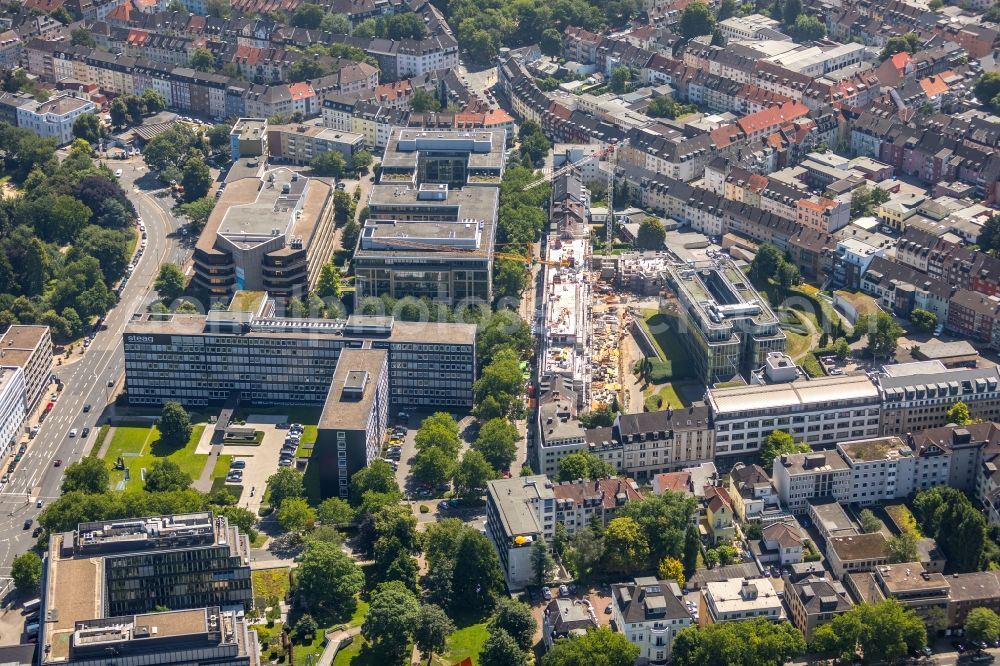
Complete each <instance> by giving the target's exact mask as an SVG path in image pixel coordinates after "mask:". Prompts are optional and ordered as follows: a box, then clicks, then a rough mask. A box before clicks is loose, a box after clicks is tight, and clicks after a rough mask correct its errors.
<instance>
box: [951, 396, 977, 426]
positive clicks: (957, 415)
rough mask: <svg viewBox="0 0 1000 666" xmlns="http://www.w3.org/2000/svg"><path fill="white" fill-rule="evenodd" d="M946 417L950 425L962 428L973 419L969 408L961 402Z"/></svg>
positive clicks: (952, 407)
mask: <svg viewBox="0 0 1000 666" xmlns="http://www.w3.org/2000/svg"><path fill="white" fill-rule="evenodd" d="M945 417H946V418H947V419H948V423H954V424H955V425H960V426H962V425H965V424H967V423H968V422H969V421H971V420H972V417H971V416H970V415H969V406H968V405H966V404H965V403H964V402H963V401H961V400H959V401H958V402H956V403H955V404H954V405H952V406H951V407H950V408H949V409H948V411H947V413H946V414H945Z"/></svg>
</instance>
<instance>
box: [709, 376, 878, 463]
mask: <svg viewBox="0 0 1000 666" xmlns="http://www.w3.org/2000/svg"><path fill="white" fill-rule="evenodd" d="M705 400H706V402H707V403H708V405H709V407H710V408H711V411H712V415H713V418H714V420H715V453H716V457H717V458H725V457H727V456H739V455H744V456H746V454H748V453H750V454H753V453H756V452H757V451H759V450H760V447H761V445H762V444H763V442H764V441H765V440H766V439H767V437H768V435H769V434H770V433H771V431H773V430H782V431H784V432H787V433H788V434H790V435H791V436H792V437H793V438H795V440H796V441H800V442H805V443H806V444H809V445H810V446H813V447H819V446H824V445H825V446H832V445H833V444H834V443H835V442H842V441H846V440H850V439H861V438H864V437H876V436H878V434H879V413H880V411H881V407H882V403H881V400H880V396H879V391H878V389H877V388H876V386H875V385H874V384H873V383H872V382H871V380H869V379H868V377H866V376H865V375H840V376H832V377H817V378H813V379H800V380H795V381H791V382H785V383H779V384H756V385H752V386H738V387H733V388H710V389H708V391H707V392H706V394H705ZM752 457H753V456H749V458H752Z"/></svg>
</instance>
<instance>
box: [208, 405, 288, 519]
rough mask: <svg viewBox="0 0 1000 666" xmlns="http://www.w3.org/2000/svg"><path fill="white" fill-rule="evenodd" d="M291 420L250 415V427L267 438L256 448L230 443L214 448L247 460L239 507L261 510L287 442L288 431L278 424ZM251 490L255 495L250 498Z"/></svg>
mask: <svg viewBox="0 0 1000 666" xmlns="http://www.w3.org/2000/svg"><path fill="white" fill-rule="evenodd" d="M287 421H288V417H287V416H284V415H273V414H268V415H262V414H251V415H249V416H248V417H247V425H248V426H253V427H254V428H255V429H257V430H260V431H263V433H264V439H263V440H262V441H261V443H260V444H259V445H257V446H240V445H236V444H227V445H224V446H220V445H218V444H217V445H215V447H214V448H217V449H218V448H221V449H222V451H221V455H224V456H233V458H234V459H240V460H245V461H246V463H247V466H246V467H245V468H244V469H243V483H242V484H241V485H242V486H243V495H242V497H240V498H239V501H238V504H239V505H240V506H242V507H244V508H246V509H249V510H250V511H253V512H254V513H257V510H258V509H260V505H261V500H262V499H263V497H264V488H265V487H266V486H267V479H268V478H269V477H270V476H271V475H272V474H274V473H275V472H276V471H277V470H278V469H279V468H278V459H279V458H280V457H281V455H280V454H281V446H282V444H284V443H285V435H286V434H287V433H288V430H287V429H278V428H277V427H275V424H277V423H284V422H287ZM251 491H252V492H253V496H252V497H251Z"/></svg>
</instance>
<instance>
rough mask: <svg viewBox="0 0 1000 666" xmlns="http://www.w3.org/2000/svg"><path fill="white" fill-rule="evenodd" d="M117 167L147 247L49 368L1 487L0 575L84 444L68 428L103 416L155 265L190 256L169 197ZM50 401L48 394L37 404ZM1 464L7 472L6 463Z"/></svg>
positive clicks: (24, 546) (134, 169) (137, 168)
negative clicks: (65, 355)
mask: <svg viewBox="0 0 1000 666" xmlns="http://www.w3.org/2000/svg"><path fill="white" fill-rule="evenodd" d="M119 166H120V167H121V169H122V171H123V173H122V176H121V179H120V180H121V183H122V187H123V188H124V189H125V191H126V192H127V193H128V197H129V199H130V200H131V201H132V203H133V204H134V205H135V207H136V209H137V210H138V211H139V215H140V216H141V217H142V219H143V222H144V224H145V226H146V234H147V239H146V240H147V245H146V249H145V251H144V252H143V255H142V257H141V258H140V259H139V263H138V265H137V266H136V268H135V270H134V271H133V273H132V276H131V277H130V278H129V280H128V281H127V282H126V284H125V287H124V289H123V290H122V293H121V297H120V299H119V302H118V304H117V305H116V306H115V308H114V309H112V310H111V311H110V312H109V313H108V314H107V316H106V317H105V321H104V323H105V327H106V328H105V329H104V330H101V331H100V332H98V333H97V335H96V337H95V338H94V340H93V342H92V343H91V345H90V347H89V348H88V349H87V351H86V352H85V353H84V354H83V355H82V356H79V355H76V356H74V357H73V360H72V361H71V362H69V363H64V364H63V365H54V366H53V372H54V373H55V374H56V375H57V376H58V377H59V378H60V379H61V380H62V382H63V390H62V391H61V392H60V393H59V399H58V401H57V402H56V404H55V407H54V408H53V409H52V411H51V412H50V413H49V415H48V417H47V418H46V419H45V421H44V423H43V424H42V426H41V429H40V431H39V433H38V435H37V436H36V437H35V438H34V440H32V441H31V443H30V444H29V445H28V450H27V453H26V454H25V456H24V458H23V459H22V460H21V462H20V463H19V464H18V466H17V468H16V470H15V471H14V473H13V474H11V478H10V481H9V482H8V483H7V484H3V485H0V575H7V574H8V573H9V571H10V565H11V562H12V561H13V559H14V557H16V556H17V555H19V554H20V553H23V552H24V551H26V550H28V549H29V548H30V547H31V545H32V543H33V542H34V539H33V538H32V536H31V532H32V530H31V528H25V527H24V524H25V520H27V519H29V518H30V519H32V521H34V519H35V518H36V517H37V515H38V513H39V511H40V510H41V509H39V508H38V506H37V503H38V501H39V500H41V501H42V502H43V503H45V502H48V501H50V500H53V499H55V498H57V497H58V496H59V488H60V485H61V481H62V472H63V470H64V469H65V466H66V465H68V464H70V463H72V462H74V461H76V460H79V459H80V457H81V456H82V455H83V451H84V449H85V447H86V445H87V443H88V442H87V441H86V440H84V439H82V438H80V437H79V435H78V436H77V437H69V432H70V430H72V429H74V428H75V429H76V430H77V431H78V432H82V431H83V428H85V427H89V428H90V429H91V433H90V438H94V437H95V436H96V435H97V426H98V425H99V424H101V423H104V422H106V421H107V418H108V410H109V408H110V403H111V401H112V400H113V399H114V395H115V393H116V392H117V391H118V390H119V389H120V388H121V385H122V381H123V378H124V371H125V368H124V360H123V356H122V349H121V340H122V332H123V330H124V328H125V325H126V323H127V322H128V320H129V318H130V317H131V316H132V314H133V313H134V312H136V311H139V310H141V309H143V308H144V307H145V306H146V304H147V303H148V302H149V301H150V299H151V298H153V297H154V295H153V294H151V289H152V286H153V282H154V281H155V280H156V275H157V273H158V271H159V266H160V264H161V263H162V262H166V261H170V262H174V263H178V264H181V265H183V264H184V262H185V261H186V260H187V258H188V257H189V256H190V249H189V248H188V247H185V243H182V242H181V241H183V240H186V237H183V236H180V235H179V234H178V221H177V220H176V219H174V218H173V217H172V216H171V214H170V212H169V207H170V204H171V203H172V200H171V199H169V198H158V197H157V196H155V194H154V193H152V192H148V191H143V190H141V189H138V188H137V187H136V185H135V181H137V180H139V179H141V178H142V177H143V176H145V175H146V173H147V172H146V170H145V167H144V166H142V163H141V161H139V160H131V161H128V162H121V163H113V164H112V167H113V168H118V167H119ZM147 180H148V178H147ZM54 363H57V361H55V362H54ZM109 382H110V383H111V384H112V386H109V385H108V384H109ZM48 398H49V396H48V395H46V396H45V397H44V398H43V401H46V400H47V399H48ZM87 404H89V405H91V409H90V411H89V412H86V413H85V412H84V411H83V409H84V405H87ZM33 424H34V422H31V423H29V425H33ZM56 460H61V461H62V465H61V466H60V467H55V461H56ZM2 464H3V465H4V470H5V469H6V464H7V461H6V460H4V461H3V463H2Z"/></svg>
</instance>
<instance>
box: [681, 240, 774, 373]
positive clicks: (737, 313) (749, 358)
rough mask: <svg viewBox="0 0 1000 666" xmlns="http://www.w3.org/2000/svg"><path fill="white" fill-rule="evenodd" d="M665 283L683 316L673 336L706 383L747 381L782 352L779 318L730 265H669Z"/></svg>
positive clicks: (716, 262)
mask: <svg viewBox="0 0 1000 666" xmlns="http://www.w3.org/2000/svg"><path fill="white" fill-rule="evenodd" d="M667 283H668V284H669V285H670V288H671V289H672V290H673V291H674V292H675V293H676V294H677V300H678V305H679V308H678V310H679V311H680V312H681V313H682V315H681V320H680V322H679V325H680V330H679V331H677V334H678V335H679V336H680V337H681V339H682V340H683V341H684V344H685V346H686V347H687V348H688V350H689V351H690V352H691V358H692V360H693V361H694V365H695V368H696V376H697V377H699V378H701V379H702V381H704V382H705V383H707V384H714V383H716V382H725V381H729V380H731V379H732V378H733V377H735V376H737V375H740V374H742V375H743V376H744V377H749V375H750V372H751V371H752V370H754V369H756V368H759V367H761V366H763V365H764V363H765V360H766V358H767V354H768V352H772V351H784V350H785V334H784V333H783V332H782V330H781V328H780V327H779V325H778V318H777V317H776V316H775V314H774V312H773V311H772V310H771V308H770V306H768V304H767V301H765V300H764V299H763V298H761V296H760V294H758V293H757V292H756V290H754V288H753V287H752V286H751V285H750V280H749V279H748V278H747V276H746V275H745V274H744V273H743V271H741V270H740V269H739V268H737V267H736V265H735V264H733V263H732V262H730V261H728V260H726V259H718V260H713V261H706V262H699V263H695V264H691V263H687V264H680V265H674V266H668V267H667Z"/></svg>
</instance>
